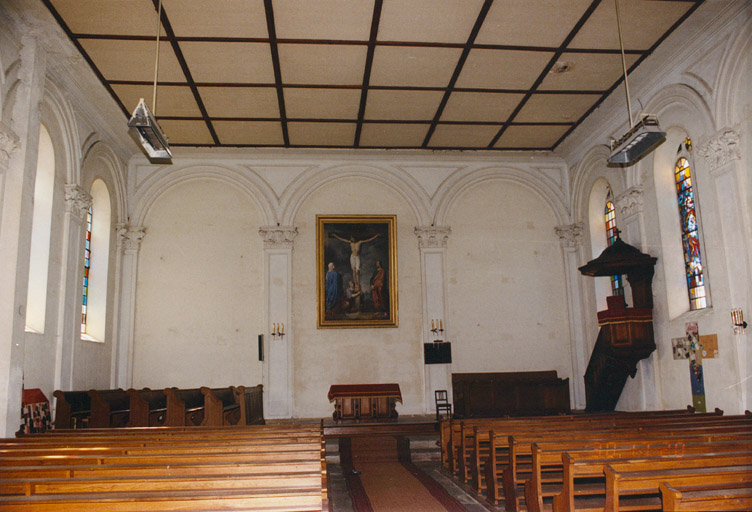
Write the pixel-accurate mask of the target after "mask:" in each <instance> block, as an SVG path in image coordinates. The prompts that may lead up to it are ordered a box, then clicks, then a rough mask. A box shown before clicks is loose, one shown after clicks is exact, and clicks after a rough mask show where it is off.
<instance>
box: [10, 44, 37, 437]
mask: <svg viewBox="0 0 752 512" xmlns="http://www.w3.org/2000/svg"><path fill="white" fill-rule="evenodd" d="M19 52H20V54H19V61H20V64H19V68H18V79H19V80H18V83H17V84H15V85H14V87H15V91H14V94H13V95H11V96H10V97H9V98H7V99H8V100H9V101H10V103H8V104H7V105H4V106H3V107H4V108H5V109H6V113H8V114H9V115H8V116H7V118H6V121H5V123H10V124H5V123H3V124H0V435H2V436H4V437H12V436H13V434H14V433H15V431H16V430H17V429H18V426H19V425H20V422H21V418H20V410H21V390H22V389H23V371H24V359H25V356H24V351H25V346H24V343H25V342H24V340H25V334H24V328H25V324H26V294H27V289H28V281H29V253H30V247H31V218H32V211H33V197H34V180H35V179H36V164H37V152H38V146H39V119H40V113H39V103H40V101H41V99H42V96H43V94H44V81H45V70H46V65H47V63H46V55H45V53H44V51H43V50H42V49H41V48H40V46H39V44H38V41H37V40H36V39H35V38H33V37H28V36H24V37H22V38H21V45H20V50H19ZM14 58H15V57H14Z"/></svg>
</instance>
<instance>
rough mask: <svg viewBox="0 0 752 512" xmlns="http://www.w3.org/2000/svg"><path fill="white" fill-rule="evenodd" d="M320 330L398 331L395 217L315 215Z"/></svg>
mask: <svg viewBox="0 0 752 512" xmlns="http://www.w3.org/2000/svg"><path fill="white" fill-rule="evenodd" d="M316 264H317V267H318V269H317V272H316V279H317V283H318V284H317V293H318V327H319V329H322V328H323V329H325V328H370V327H397V216H396V215H317V216H316Z"/></svg>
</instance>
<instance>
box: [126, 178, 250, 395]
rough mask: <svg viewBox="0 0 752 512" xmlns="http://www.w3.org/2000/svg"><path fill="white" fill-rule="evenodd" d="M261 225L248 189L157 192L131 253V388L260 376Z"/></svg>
mask: <svg viewBox="0 0 752 512" xmlns="http://www.w3.org/2000/svg"><path fill="white" fill-rule="evenodd" d="M263 224H264V221H263V217H262V216H261V214H260V212H259V211H258V208H257V207H256V206H255V204H254V203H253V202H252V201H251V199H250V198H249V197H248V196H247V195H246V194H245V193H243V192H241V191H240V190H239V189H238V188H236V187H234V186H232V185H230V184H228V183H224V182H221V181H217V180H212V179H195V180H189V181H185V182H182V183H178V184H176V185H174V186H172V187H171V188H169V189H168V190H166V191H165V192H164V193H163V194H162V195H161V196H160V197H159V198H158V199H157V200H156V202H155V204H154V205H153V206H152V207H151V209H150V211H149V212H148V214H147V216H146V218H145V221H144V226H145V228H146V236H145V237H144V239H143V242H142V244H141V249H140V253H139V261H138V282H137V287H136V290H137V296H136V305H137V310H136V315H135V316H136V324H135V340H134V355H133V385H134V386H135V387H142V386H148V387H152V388H163V387H166V386H178V387H183V388H190V387H199V386H211V387H223V386H229V385H246V386H253V385H256V384H259V383H261V363H260V362H259V361H258V351H257V341H256V340H257V334H258V333H261V332H263V327H262V320H263V304H264V300H263V257H262V254H263V249H262V243H261V239H260V238H259V236H258V233H257V231H258V227H259V226H260V225H263Z"/></svg>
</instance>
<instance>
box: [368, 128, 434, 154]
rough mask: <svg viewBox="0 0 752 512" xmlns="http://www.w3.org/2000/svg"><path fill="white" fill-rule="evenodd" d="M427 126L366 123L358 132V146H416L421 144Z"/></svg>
mask: <svg viewBox="0 0 752 512" xmlns="http://www.w3.org/2000/svg"><path fill="white" fill-rule="evenodd" d="M428 127H429V125H428V124H395V123H366V124H364V125H363V131H362V132H361V133H360V146H361V147H379V148H390V147H398V148H409V147H411V148H417V147H420V146H421V144H423V139H425V137H426V133H427V132H428Z"/></svg>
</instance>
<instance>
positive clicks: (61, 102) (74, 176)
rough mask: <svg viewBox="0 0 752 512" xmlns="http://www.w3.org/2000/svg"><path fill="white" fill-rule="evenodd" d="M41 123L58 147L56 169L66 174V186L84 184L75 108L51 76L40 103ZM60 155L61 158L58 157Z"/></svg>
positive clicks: (56, 147) (64, 176)
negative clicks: (82, 181) (82, 182)
mask: <svg viewBox="0 0 752 512" xmlns="http://www.w3.org/2000/svg"><path fill="white" fill-rule="evenodd" d="M40 112H41V115H42V123H44V124H45V126H47V128H48V130H49V132H50V137H51V138H52V142H53V144H54V145H55V153H56V156H55V158H56V162H55V166H56V168H57V169H60V170H62V171H63V172H64V174H62V175H61V177H62V178H63V180H64V182H63V183H66V184H76V183H78V184H81V163H82V154H81V137H80V133H79V131H78V124H77V123H76V115H75V112H74V109H73V107H72V105H71V104H70V102H69V101H68V99H67V98H66V97H65V94H64V93H63V92H62V91H61V90H60V88H59V87H58V86H57V85H56V84H55V82H54V81H53V80H51V79H50V78H49V77H48V78H47V81H46V83H45V89H44V96H43V97H42V102H41V104H40ZM58 153H59V155H58Z"/></svg>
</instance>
